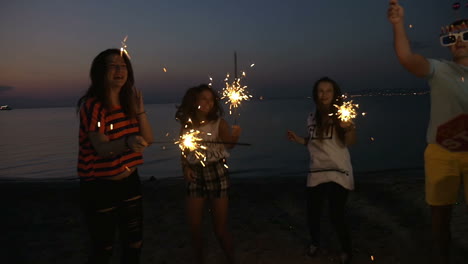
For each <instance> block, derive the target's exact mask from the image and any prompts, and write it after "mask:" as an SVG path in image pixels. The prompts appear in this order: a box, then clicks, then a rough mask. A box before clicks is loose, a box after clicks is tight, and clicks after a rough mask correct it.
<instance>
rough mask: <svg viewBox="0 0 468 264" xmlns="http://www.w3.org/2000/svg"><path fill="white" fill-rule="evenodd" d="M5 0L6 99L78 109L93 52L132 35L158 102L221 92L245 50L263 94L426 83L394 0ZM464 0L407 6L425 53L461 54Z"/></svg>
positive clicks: (1, 28)
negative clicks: (406, 44) (456, 35)
mask: <svg viewBox="0 0 468 264" xmlns="http://www.w3.org/2000/svg"><path fill="white" fill-rule="evenodd" d="M1 1H2V3H1V8H0V36H1V37H0V39H1V41H0V48H1V51H2V58H1V60H0V104H10V105H12V106H13V107H16V108H19V107H44V106H72V105H74V103H75V102H76V100H77V99H78V98H79V96H81V95H82V94H83V93H84V91H85V90H86V88H87V86H88V85H89V77H88V72H89V67H90V64H91V61H92V59H93V58H94V57H95V56H96V55H97V54H98V53H99V52H100V51H102V50H104V49H107V48H111V47H116V48H119V47H120V41H121V40H122V39H123V38H124V37H125V36H126V35H128V40H127V44H128V50H129V52H130V55H131V56H132V63H133V66H134V69H135V77H136V85H137V87H138V88H140V89H142V90H143V93H144V95H145V101H146V102H147V103H157V102H177V101H179V100H180V99H181V97H182V95H183V93H184V91H185V90H186V89H187V88H189V87H191V86H193V85H196V84H199V83H202V82H208V76H212V77H213V78H214V79H215V83H214V84H215V85H214V88H215V89H221V88H222V85H223V83H222V80H223V79H224V76H225V74H226V73H227V72H230V73H232V71H233V51H234V50H236V51H237V53H238V65H239V66H238V68H239V70H246V72H247V78H246V79H245V81H244V83H245V84H247V85H248V86H249V89H250V91H251V93H252V94H253V95H255V96H260V95H262V96H265V97H266V98H268V97H298V96H303V97H305V96H308V95H309V94H310V90H311V86H312V84H313V82H314V81H315V80H316V79H317V78H319V77H321V76H324V75H327V76H329V77H331V78H334V79H335V80H337V81H338V83H339V84H341V86H342V90H343V91H347V92H352V91H356V90H360V89H373V88H375V89H393V88H418V87H424V86H425V82H424V80H418V79H416V78H415V77H412V76H410V75H409V74H408V73H406V72H405V71H404V70H403V69H402V67H401V66H400V65H399V64H398V62H397V60H396V57H395V55H394V52H393V47H392V31H391V26H390V24H389V22H388V21H387V18H386V10H387V7H388V1H387V0H362V1H330V0H321V1H315V0H301V1H294V0H289V1H284V0H282V1H277V0H269V1H265V0H250V1H247V0H245V1H244V0H242V1H222V0H209V1H193V0H164V1H148V0H146V1H142V0H133V1H130V0H128V1H108V0H100V1H69V0H55V1H52V0H43V1H39V0H37V1H33V0H29V1H25V0H15V1H7V0H1ZM452 3H453V2H452V1H449V0H425V1H422V0H420V1H414V0H413V1H409V0H403V1H401V4H402V5H403V6H404V7H405V11H406V23H407V25H409V24H412V25H413V28H412V29H409V28H408V34H409V36H410V38H411V40H412V41H413V42H414V43H413V44H414V47H415V50H416V51H417V52H419V53H421V54H423V55H426V56H430V57H439V58H440V57H443V58H449V53H448V51H447V50H446V49H444V48H442V47H440V45H439V42H438V36H439V33H440V27H441V26H443V25H446V24H449V23H450V22H452V21H453V20H455V19H456V18H457V16H458V17H462V16H468V8H462V10H460V11H459V14H455V13H454V11H453V10H452V9H451V6H452ZM251 63H255V67H254V68H249V65H250V64H251ZM163 67H166V68H167V69H168V72H166V73H164V72H163V71H162V68H163Z"/></svg>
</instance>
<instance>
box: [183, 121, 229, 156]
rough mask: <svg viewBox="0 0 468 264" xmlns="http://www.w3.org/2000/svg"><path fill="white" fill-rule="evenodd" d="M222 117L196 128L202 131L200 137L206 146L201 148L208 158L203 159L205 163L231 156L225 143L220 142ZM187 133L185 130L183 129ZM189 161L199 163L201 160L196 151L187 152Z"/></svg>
mask: <svg viewBox="0 0 468 264" xmlns="http://www.w3.org/2000/svg"><path fill="white" fill-rule="evenodd" d="M220 121H221V118H218V119H217V120H214V121H210V122H208V123H205V124H203V125H201V126H200V127H198V128H197V129H196V130H198V131H200V132H201V133H200V134H198V137H199V138H201V139H202V140H203V141H202V142H203V143H202V145H203V146H205V147H206V149H205V150H203V149H202V150H199V151H200V152H202V153H203V154H204V155H205V156H206V160H203V162H204V163H205V164H207V163H211V162H217V161H219V160H220V159H224V158H227V157H229V152H227V150H226V148H225V147H224V144H222V143H221V144H220V142H221V139H220V138H219V123H220ZM182 132H183V133H185V130H184V131H182ZM210 142H216V143H210ZM187 162H188V163H190V164H198V163H199V162H200V160H199V159H197V158H196V156H195V153H193V152H190V153H188V154H187Z"/></svg>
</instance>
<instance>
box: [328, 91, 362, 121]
mask: <svg viewBox="0 0 468 264" xmlns="http://www.w3.org/2000/svg"><path fill="white" fill-rule="evenodd" d="M342 97H343V99H346V96H344V95H343V96H342ZM333 106H334V107H336V108H337V109H338V111H337V112H338V118H339V119H340V120H341V121H343V122H348V121H350V120H351V119H354V118H356V115H357V112H356V109H357V108H359V105H358V104H353V100H350V101H347V102H343V104H342V105H336V104H334V105H333ZM364 115H365V113H364Z"/></svg>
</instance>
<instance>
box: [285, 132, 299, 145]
mask: <svg viewBox="0 0 468 264" xmlns="http://www.w3.org/2000/svg"><path fill="white" fill-rule="evenodd" d="M287 135H288V140H289V141H294V142H296V143H299V137H298V136H297V135H296V133H294V132H293V131H291V130H288V132H287Z"/></svg>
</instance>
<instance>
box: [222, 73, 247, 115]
mask: <svg viewBox="0 0 468 264" xmlns="http://www.w3.org/2000/svg"><path fill="white" fill-rule="evenodd" d="M242 76H245V72H242ZM240 81H241V78H235V79H234V81H233V82H232V83H229V74H227V75H226V78H225V79H224V82H225V83H226V87H224V88H223V91H222V93H223V94H222V97H221V99H226V104H229V114H232V109H234V110H235V109H236V108H238V107H239V106H240V105H241V103H242V101H244V100H245V101H247V100H249V99H250V98H251V97H252V95H250V94H249V92H248V91H247V86H246V85H241V83H240Z"/></svg>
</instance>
